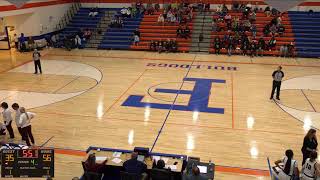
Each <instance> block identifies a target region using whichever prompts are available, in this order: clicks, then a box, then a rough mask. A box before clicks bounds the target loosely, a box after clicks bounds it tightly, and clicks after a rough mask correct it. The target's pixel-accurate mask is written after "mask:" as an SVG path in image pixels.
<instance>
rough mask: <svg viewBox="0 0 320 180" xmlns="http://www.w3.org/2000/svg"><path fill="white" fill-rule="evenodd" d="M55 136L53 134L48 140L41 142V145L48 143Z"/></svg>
mask: <svg viewBox="0 0 320 180" xmlns="http://www.w3.org/2000/svg"><path fill="white" fill-rule="evenodd" d="M53 138H54V136H51V137H50V138H49V139H48V140H46V141H45V142H44V143H43V144H41V146H40V147H43V146H45V145H46V144H48V142H49V141H51V139H53Z"/></svg>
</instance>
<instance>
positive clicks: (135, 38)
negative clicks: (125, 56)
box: [133, 34, 140, 46]
mask: <svg viewBox="0 0 320 180" xmlns="http://www.w3.org/2000/svg"><path fill="white" fill-rule="evenodd" d="M133 42H134V45H135V46H138V44H139V42H140V37H139V36H138V35H137V34H134V35H133Z"/></svg>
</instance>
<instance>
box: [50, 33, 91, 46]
mask: <svg viewBox="0 0 320 180" xmlns="http://www.w3.org/2000/svg"><path fill="white" fill-rule="evenodd" d="M91 36H92V30H90V29H88V28H86V29H79V30H78V32H77V33H75V34H71V35H66V36H64V37H63V38H62V39H61V40H60V41H58V42H57V43H56V44H55V46H56V47H63V48H66V49H67V50H69V51H71V50H72V49H82V48H83V44H84V43H85V42H87V41H88V40H90V38H91Z"/></svg>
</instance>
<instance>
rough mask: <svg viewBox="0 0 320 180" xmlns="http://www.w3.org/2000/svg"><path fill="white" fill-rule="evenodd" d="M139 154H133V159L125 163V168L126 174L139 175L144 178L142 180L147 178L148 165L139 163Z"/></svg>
mask: <svg viewBox="0 0 320 180" xmlns="http://www.w3.org/2000/svg"><path fill="white" fill-rule="evenodd" d="M137 158H138V153H136V152H133V153H132V154H131V159H129V160H127V161H125V162H124V163H123V168H124V170H125V172H127V173H131V174H137V175H139V176H141V177H142V179H145V178H146V177H147V174H146V171H147V165H146V164H145V163H143V162H140V161H138V159H137Z"/></svg>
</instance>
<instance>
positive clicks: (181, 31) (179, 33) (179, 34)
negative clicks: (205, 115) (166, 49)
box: [176, 25, 183, 37]
mask: <svg viewBox="0 0 320 180" xmlns="http://www.w3.org/2000/svg"><path fill="white" fill-rule="evenodd" d="M176 33H177V37H182V36H183V35H182V34H183V30H182V27H181V25H179V27H178V29H177V31H176Z"/></svg>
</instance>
